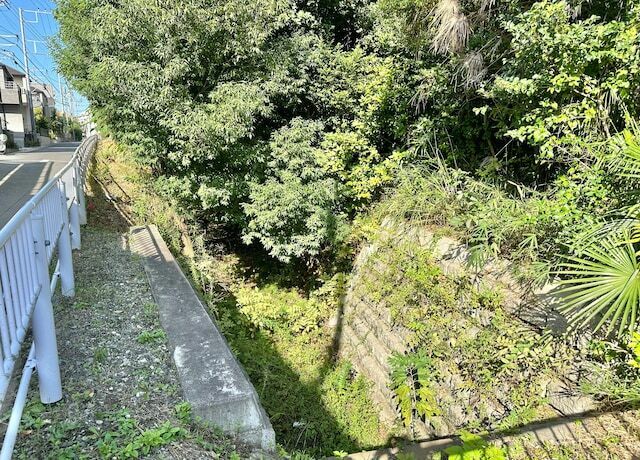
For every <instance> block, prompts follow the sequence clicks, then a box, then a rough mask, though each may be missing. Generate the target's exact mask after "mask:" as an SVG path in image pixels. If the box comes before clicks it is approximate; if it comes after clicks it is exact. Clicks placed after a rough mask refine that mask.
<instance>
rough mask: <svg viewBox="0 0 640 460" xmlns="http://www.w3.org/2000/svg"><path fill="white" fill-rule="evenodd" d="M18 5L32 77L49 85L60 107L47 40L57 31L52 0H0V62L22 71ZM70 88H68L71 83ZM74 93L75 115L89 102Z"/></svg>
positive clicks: (54, 65) (56, 77)
mask: <svg viewBox="0 0 640 460" xmlns="http://www.w3.org/2000/svg"><path fill="white" fill-rule="evenodd" d="M20 8H22V9H23V10H24V11H23V17H24V21H25V36H26V40H25V41H26V43H27V55H28V62H29V72H30V74H31V80H32V81H33V80H35V81H39V82H42V83H48V84H50V85H52V86H53V87H54V88H55V92H56V107H57V109H58V110H62V103H61V102H62V101H61V98H60V97H59V94H60V89H59V86H58V74H57V71H56V64H55V61H54V60H53V57H52V56H51V53H50V52H49V46H48V41H49V40H50V38H51V37H52V36H54V35H55V34H56V33H57V31H58V24H57V22H56V20H55V19H54V17H53V15H52V14H50V13H51V12H52V11H53V9H54V8H55V3H54V2H53V1H50V0H0V62H1V63H3V64H7V65H9V66H11V67H14V68H17V69H18V70H21V71H23V72H24V59H23V55H22V41H21V37H20V21H19V19H18V18H19V12H18V11H19V9H20ZM60 79H61V81H62V85H63V86H64V87H65V88H66V87H67V86H66V82H65V80H64V79H63V78H62V76H60ZM69 90H71V88H70V87H69ZM65 91H66V89H65ZM73 97H74V99H75V110H74V115H78V114H80V113H82V112H84V111H85V110H86V109H87V106H88V103H87V101H86V99H85V98H83V97H82V96H80V95H79V94H78V93H76V92H73ZM70 109H71V107H70V98H69V99H67V105H66V108H65V110H66V111H67V112H69V111H70Z"/></svg>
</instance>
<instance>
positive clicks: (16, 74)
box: [0, 64, 26, 77]
mask: <svg viewBox="0 0 640 460" xmlns="http://www.w3.org/2000/svg"><path fill="white" fill-rule="evenodd" d="M0 66H2V67H4V68H5V69H6V71H7V72H9V75H11V76H12V77H25V76H26V74H25V73H23V72H20V71H19V70H18V69H14V68H13V67H11V66H8V65H7V64H0Z"/></svg>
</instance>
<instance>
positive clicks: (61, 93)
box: [58, 74, 67, 140]
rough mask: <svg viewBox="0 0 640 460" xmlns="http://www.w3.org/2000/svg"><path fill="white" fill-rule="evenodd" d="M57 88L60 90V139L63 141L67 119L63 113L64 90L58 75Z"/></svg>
mask: <svg viewBox="0 0 640 460" xmlns="http://www.w3.org/2000/svg"><path fill="white" fill-rule="evenodd" d="M58 88H59V89H60V103H61V104H62V139H63V140H64V139H66V137H67V120H66V118H67V117H66V114H65V113H64V88H63V87H62V81H61V80H60V74H58Z"/></svg>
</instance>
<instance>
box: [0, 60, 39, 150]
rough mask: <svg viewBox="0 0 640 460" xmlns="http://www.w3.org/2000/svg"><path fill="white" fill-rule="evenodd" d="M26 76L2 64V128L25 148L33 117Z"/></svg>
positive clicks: (0, 100) (0, 103) (0, 75)
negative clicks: (30, 112)
mask: <svg viewBox="0 0 640 460" xmlns="http://www.w3.org/2000/svg"><path fill="white" fill-rule="evenodd" d="M25 79H26V75H25V74H23V73H22V72H20V71H18V70H16V69H14V68H13V67H9V66H8V65H5V64H0V128H2V130H3V131H5V132H8V134H10V135H11V136H12V137H13V141H14V142H15V143H16V144H17V145H18V146H19V147H23V146H24V141H25V134H26V133H30V132H31V131H32V130H31V116H30V114H29V110H28V106H27V96H26V93H25V91H24V89H23V88H24V83H25Z"/></svg>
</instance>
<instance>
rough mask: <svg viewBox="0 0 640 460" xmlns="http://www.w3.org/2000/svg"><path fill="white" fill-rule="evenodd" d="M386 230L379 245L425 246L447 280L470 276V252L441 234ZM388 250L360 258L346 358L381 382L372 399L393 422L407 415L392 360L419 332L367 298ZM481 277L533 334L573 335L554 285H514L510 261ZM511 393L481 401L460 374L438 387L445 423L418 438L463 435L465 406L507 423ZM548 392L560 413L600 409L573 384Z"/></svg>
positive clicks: (423, 427) (343, 346)
mask: <svg viewBox="0 0 640 460" xmlns="http://www.w3.org/2000/svg"><path fill="white" fill-rule="evenodd" d="M383 231H384V232H386V235H382V237H381V238H377V240H378V241H384V239H385V238H394V239H405V240H409V241H412V242H417V243H418V244H419V246H420V247H423V248H429V249H430V250H431V251H432V254H433V256H434V258H435V260H436V261H437V265H438V266H439V267H440V268H441V269H442V271H443V272H444V273H445V274H447V275H452V276H457V275H461V274H463V273H468V272H469V270H468V268H467V267H466V262H467V258H468V257H469V250H468V248H467V247H466V246H465V245H463V244H461V243H460V242H459V241H456V240H455V239H453V238H450V237H446V236H445V237H437V236H436V232H434V231H433V230H430V229H425V228H422V229H415V228H402V229H398V228H393V229H391V226H390V225H386V226H383ZM380 244H381V243H373V244H369V245H367V246H365V247H364V248H362V250H361V251H360V253H359V255H358V256H357V258H356V261H355V264H354V269H353V272H352V277H351V280H350V283H349V286H348V290H347V293H346V295H345V299H344V306H343V316H342V334H341V342H340V352H341V354H343V355H344V356H346V357H348V358H349V359H350V360H351V361H352V362H353V364H354V366H355V368H356V370H357V371H358V372H360V373H362V374H364V375H365V376H366V377H368V378H369V379H370V380H371V381H372V382H373V389H372V398H373V399H374V401H375V402H376V404H377V405H378V407H379V408H380V413H381V417H382V418H383V419H384V420H386V421H387V422H388V423H389V422H394V421H398V420H399V415H398V411H397V408H396V402H395V400H394V396H393V393H392V391H391V390H390V389H389V371H390V369H389V364H388V359H389V357H390V356H391V355H392V354H393V353H401V354H402V353H406V352H407V351H408V347H407V341H408V338H409V336H410V335H411V331H409V330H407V329H405V328H402V327H399V326H397V325H394V324H392V318H391V313H390V310H389V308H388V307H387V306H386V305H385V304H384V300H378V301H375V300H373V299H371V296H370V295H369V293H368V292H367V288H366V286H367V283H366V282H365V281H366V277H367V275H368V272H369V271H371V270H383V269H384V268H385V267H382V266H380V265H379V264H380V262H379V261H377V260H376V259H372V258H374V257H375V255H376V253H377V252H378V249H379V247H380V246H379V245H380ZM372 261H373V263H371V262H372ZM473 278H474V280H475V282H477V283H483V284H484V285H489V286H491V288H492V289H495V290H498V291H499V292H501V294H502V298H503V308H504V309H505V310H506V311H508V312H510V313H512V314H513V315H514V316H516V317H518V318H520V319H521V320H522V321H523V323H526V324H527V325H528V326H530V327H531V328H533V329H540V330H541V329H545V328H549V329H551V330H553V331H555V332H562V331H563V330H564V329H565V327H566V321H565V320H564V318H563V317H562V315H560V314H559V313H558V312H557V311H556V304H555V302H556V300H555V299H556V298H555V296H554V295H552V294H550V293H553V291H554V289H555V287H554V286H552V285H548V286H545V287H544V288H543V289H540V290H537V291H533V292H532V291H530V290H527V289H526V288H525V287H523V286H522V285H520V284H519V283H518V282H517V281H516V280H515V279H514V277H513V276H512V275H511V269H510V266H509V264H508V263H507V262H505V261H494V262H492V263H489V264H487V265H486V266H484V267H483V268H482V269H481V270H480V271H479V272H477V273H475V274H474V276H473ZM470 333H473V331H470ZM452 359H453V357H452ZM506 390H507V389H505V390H504V391H502V390H500V389H497V390H496V396H495V398H491V400H489V401H482V402H480V401H478V400H477V398H475V399H474V396H473V394H472V393H471V392H469V391H466V390H465V389H464V384H463V383H462V382H461V381H460V379H459V377H458V376H457V375H456V374H455V373H451V374H448V375H443V376H441V378H440V380H439V382H438V384H437V385H436V391H437V393H438V396H439V398H442V399H443V400H444V402H445V404H444V407H445V410H444V411H443V414H442V415H441V416H438V417H432V418H431V419H430V423H429V424H428V425H427V424H421V423H418V426H417V427H416V435H417V436H418V437H423V438H424V437H429V436H433V435H438V436H444V435H449V434H453V433H455V432H456V431H457V429H458V428H459V427H460V426H463V425H465V423H467V422H468V421H469V419H468V417H467V416H465V413H464V407H468V406H469V405H471V406H473V405H478V404H483V405H485V406H486V407H483V409H482V410H485V411H487V413H489V414H493V415H495V416H497V417H499V416H503V415H504V414H505V413H506V412H507V411H508V408H509V401H505V400H504V397H503V396H504V393H506ZM465 391H466V392H465ZM545 391H547V397H548V398H549V400H550V401H555V403H556V404H554V405H555V406H556V408H558V409H560V410H561V411H562V412H563V413H565V414H571V413H577V412H581V411H583V410H589V409H592V408H593V401H591V400H590V399H589V398H584V397H582V396H579V395H577V394H575V393H576V385H575V382H573V381H570V380H567V379H564V378H558V380H553V381H550V382H549V384H548V386H547V389H546V390H545ZM501 393H502V394H501ZM465 405H466V406H465Z"/></svg>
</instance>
